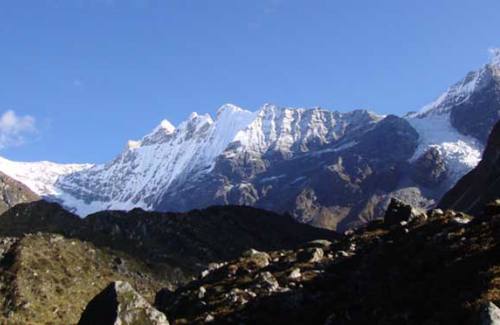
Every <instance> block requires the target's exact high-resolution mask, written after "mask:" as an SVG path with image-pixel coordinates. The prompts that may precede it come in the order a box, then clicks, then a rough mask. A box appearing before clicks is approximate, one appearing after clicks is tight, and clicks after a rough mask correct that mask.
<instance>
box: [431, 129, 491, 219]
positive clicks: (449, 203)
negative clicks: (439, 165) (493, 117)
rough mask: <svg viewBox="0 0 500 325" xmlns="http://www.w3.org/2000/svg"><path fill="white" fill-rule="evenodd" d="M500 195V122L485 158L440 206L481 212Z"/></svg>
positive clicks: (453, 189) (485, 152) (489, 143)
mask: <svg viewBox="0 0 500 325" xmlns="http://www.w3.org/2000/svg"><path fill="white" fill-rule="evenodd" d="M499 197H500V122H499V123H497V124H496V126H495V127H494V129H493V131H492V132H491V135H490V137H489V141H488V145H487V147H486V150H485V151H484V154H483V159H482V160H481V162H480V163H479V164H478V166H477V167H476V168H474V169H473V170H472V171H471V172H470V173H468V174H467V175H466V176H465V177H463V178H462V179H461V180H460V181H459V182H458V183H457V184H456V185H455V186H454V187H453V188H452V189H451V190H450V191H449V192H448V193H447V194H446V195H445V196H444V197H443V199H442V200H441V202H440V203H439V206H440V207H442V208H446V209H456V210H461V211H466V212H471V213H479V212H480V210H481V209H483V208H484V206H485V205H486V203H488V202H490V201H493V200H495V199H497V198H499Z"/></svg>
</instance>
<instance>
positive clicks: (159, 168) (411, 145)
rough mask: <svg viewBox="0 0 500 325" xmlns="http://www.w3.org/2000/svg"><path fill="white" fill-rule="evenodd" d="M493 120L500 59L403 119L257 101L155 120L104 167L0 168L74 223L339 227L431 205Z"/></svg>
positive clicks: (499, 106)
mask: <svg viewBox="0 0 500 325" xmlns="http://www.w3.org/2000/svg"><path fill="white" fill-rule="evenodd" d="M499 117H500V55H498V54H497V55H495V56H494V57H493V58H492V60H491V62H489V63H488V64H486V65H484V66H483V67H481V68H480V69H478V70H477V71H473V72H470V73H469V74H467V76H466V77H465V78H464V79H463V80H461V81H460V82H458V83H456V84H455V85H453V86H451V87H450V88H449V89H448V90H447V91H446V92H445V93H443V94H442V95H441V96H440V97H439V98H438V99H437V100H436V101H434V102H433V103H431V104H429V105H427V106H425V107H424V108H423V109H421V110H420V111H419V112H416V113H408V114H406V115H405V116H403V117H399V116H395V115H388V116H382V115H377V114H375V113H373V112H370V111H367V110H354V111H351V112H336V111H330V110H326V109H322V108H313V109H302V108H287V107H278V106H275V105H270V104H266V105H264V106H263V107H262V108H261V109H259V110H258V111H256V112H251V111H248V110H245V109H242V108H239V107H237V106H235V105H231V104H226V105H224V106H222V107H221V108H220V109H219V110H218V111H217V114H216V116H215V118H212V117H211V116H210V115H199V114H196V113H192V114H191V115H190V116H189V118H188V119H187V120H186V121H184V122H182V123H181V124H179V125H178V126H177V127H174V126H173V125H172V124H171V123H170V122H168V121H167V120H164V121H162V122H161V124H160V125H159V126H158V127H156V128H155V129H154V130H153V131H152V132H151V133H150V134H148V135H146V136H144V137H143V138H142V139H140V140H138V141H129V143H128V144H127V147H126V148H125V150H124V151H123V152H121V153H120V154H119V155H118V156H117V157H116V158H115V159H114V160H112V161H110V162H108V163H106V164H103V165H93V164H71V165H61V164H55V163H50V162H33V163H21V162H13V161H9V160H7V159H4V158H2V159H0V171H1V172H3V173H5V174H6V175H8V176H10V177H12V178H13V179H14V180H16V181H18V182H21V183H23V184H25V185H26V186H27V187H28V188H29V189H31V191H33V192H34V193H35V194H36V195H38V196H40V197H43V198H45V199H48V200H51V201H56V202H59V203H61V204H62V205H64V206H65V207H66V208H68V209H69V210H71V211H73V212H75V213H77V214H78V215H80V216H86V215H88V214H90V213H93V212H96V211H100V210H110V209H114V210H130V209H133V208H136V207H139V208H142V209H145V210H156V211H187V210H191V209H195V208H204V207H208V206H211V205H228V204H229V205H230V204H233V205H248V206H254V207H258V208H264V209H268V210H273V211H276V212H280V213H283V212H288V213H290V214H291V215H292V216H294V217H295V218H296V219H297V220H299V221H301V222H304V223H308V224H311V225H314V226H317V227H323V228H328V229H336V230H340V231H343V230H346V229H348V228H351V227H357V226H360V225H361V224H364V223H366V222H368V221H370V220H372V219H374V218H377V217H380V216H382V215H383V213H384V211H385V209H386V207H387V205H388V202H389V199H390V198H391V197H396V198H400V199H403V200H404V201H406V202H409V203H412V204H413V205H414V206H416V207H417V208H423V209H426V208H429V207H432V206H435V205H436V203H437V202H438V201H439V199H440V198H441V196H442V195H443V194H444V193H445V192H446V191H447V190H449V189H450V188H451V187H452V186H453V185H454V184H455V183H456V182H457V180H458V179H459V178H460V177H462V176H463V175H464V174H466V173H467V172H469V171H470V170H471V169H472V168H474V167H475V166H476V165H477V164H478V162H479V160H480V158H481V153H482V151H483V149H484V147H485V145H486V141H487V137H488V134H489V132H490V130H491V129H492V127H493V125H494V124H495V122H496V121H497V120H498V119H499Z"/></svg>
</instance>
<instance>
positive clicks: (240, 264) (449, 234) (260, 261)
mask: <svg viewBox="0 0 500 325" xmlns="http://www.w3.org/2000/svg"><path fill="white" fill-rule="evenodd" d="M43 207H45V210H44V209H42V208H43ZM30 209H31V210H30ZM22 211H24V212H25V214H22V213H21V212H22ZM28 212H29V213H28ZM42 212H43V213H42ZM141 213H142V214H143V213H144V212H141ZM134 214H140V211H139V210H136V211H133V212H131V213H130V217H129V214H127V213H118V212H112V213H109V214H106V213H103V215H102V216H101V217H102V219H101V218H98V220H102V221H101V222H102V223H103V225H106V227H104V228H101V226H102V225H101V226H98V225H97V224H94V222H96V221H92V219H89V220H90V221H82V220H80V219H75V218H74V216H72V215H71V214H69V213H68V212H65V211H64V210H62V209H61V208H60V207H58V206H57V205H54V204H47V203H43V202H37V203H31V204H28V205H25V206H20V207H17V208H15V209H11V210H10V211H9V212H8V213H6V214H4V215H3V217H0V220H1V221H2V223H1V224H0V229H2V235H3V236H4V237H2V240H1V243H0V248H1V249H0V268H1V272H0V280H1V281H0V283H1V286H0V298H1V300H0V302H1V304H0V312H1V315H0V320H1V321H3V322H6V323H8V324H10V323H12V324H24V323H30V324H47V323H51V324H74V323H76V322H78V321H80V324H115V323H116V322H117V321H120V322H121V324H167V320H166V319H168V321H170V323H173V324H192V323H205V322H214V323H221V324H224V323H242V324H256V323H259V324H260V323H264V324H269V323H290V324H304V323H308V324H365V323H366V324H368V323H369V324H373V323H374V324H424V323H425V324H453V323H455V324H463V323H467V324H477V323H479V322H480V319H481V318H485V319H486V318H492V317H494V314H495V313H497V312H498V310H497V309H496V306H498V305H499V304H500V248H499V245H498V243H499V239H500V218H499V217H500V204H498V203H495V202H493V203H492V204H490V205H488V207H487V208H486V209H484V211H483V212H481V213H479V214H477V215H476V216H472V215H468V214H465V213H461V212H455V211H453V210H446V211H442V210H440V209H436V210H430V211H427V212H426V213H421V212H419V211H418V210H415V209H412V207H410V206H407V205H405V204H404V203H402V202H400V201H397V200H393V201H392V202H391V204H390V207H389V209H388V211H387V213H386V218H385V220H377V221H373V222H371V223H370V224H368V225H367V227H366V228H363V229H359V230H356V231H348V232H347V233H346V234H344V235H335V234H332V233H330V232H327V231H324V230H320V229H315V228H310V227H308V226H306V225H302V224H298V223H295V222H294V221H292V220H290V219H289V218H288V217H285V216H281V218H283V219H280V217H279V216H278V217H277V218H278V219H276V220H278V221H274V222H278V223H273V222H269V224H267V223H266V222H267V220H275V219H272V218H268V217H269V215H266V212H265V211H260V210H256V209H251V208H250V209H249V208H238V207H230V210H227V208H220V207H216V208H213V209H208V210H204V211H196V212H193V214H183V215H182V216H179V215H178V216H177V217H178V218H181V220H183V219H184V218H185V219H186V220H187V221H186V223H181V222H180V221H179V224H177V222H175V220H176V215H172V216H170V217H169V218H172V219H173V220H174V221H170V222H171V223H172V224H168V223H165V224H162V225H161V226H162V227H160V226H159V225H158V224H153V225H150V226H149V227H150V228H148V226H141V225H142V224H143V223H146V224H147V222H148V221H147V220H148V219H149V218H151V219H152V220H156V218H159V219H160V220H161V219H162V218H165V219H167V218H166V217H162V214H145V215H143V216H142V219H141V217H137V215H135V217H134V218H132V216H134ZM246 214H248V215H249V217H248V218H249V219H248V220H259V223H261V226H260V227H257V226H256V228H255V229H254V228H252V225H253V223H252V222H251V221H245V220H246V218H245V217H242V216H243V215H246ZM259 214H260V215H261V216H262V219H259V217H258V216H256V215H259ZM203 215H205V216H206V218H209V220H210V221H211V222H210V223H214V224H216V225H217V226H218V227H216V228H220V229H221V230H223V231H221V232H217V233H215V232H214V233H211V236H213V237H210V238H208V237H202V238H205V241H204V242H203V246H200V247H204V248H205V252H206V253H207V254H208V255H207V256H209V257H206V256H205V255H203V251H201V252H200V251H198V250H197V249H195V248H194V247H199V246H198V245H201V244H200V243H201V242H200V238H199V237H197V236H201V235H200V234H198V235H196V234H197V233H198V230H196V227H197V225H198V227H204V226H203V225H204V223H203V221H200V220H201V219H202V218H203ZM273 215H274V214H273ZM15 216H17V217H18V219H17V222H16V219H15V218H14V217H15ZM30 216H31V217H30ZM266 216H267V217H266ZM275 217H276V216H275ZM9 218H10V219H9ZM115 218H117V219H116V220H115ZM129 218H130V220H129ZM190 218H192V219H193V221H192V222H193V224H191V223H190V222H189V220H190ZM231 219H234V220H233V221H234V223H231V222H230V220H231ZM36 220H39V221H38V222H36ZM61 220H64V222H62V221H61ZM132 220H134V222H132ZM137 220H139V221H137ZM196 220H198V221H200V224H198V223H197V222H194V221H196ZM236 220H237V221H236ZM280 220H281V221H280ZM284 220H288V221H284ZM7 221H8V222H7ZM221 221H224V223H221ZM87 222H88V223H89V224H87ZM120 222H123V223H120ZM135 222H137V223H139V224H136V223H135ZM151 222H152V221H151ZM156 222H159V221H156ZM163 222H166V221H163ZM129 223H130V224H129ZM57 224H59V226H60V227H62V226H64V227H66V228H67V229H70V227H74V228H72V230H71V231H69V232H68V233H65V234H64V236H63V235H59V234H50V233H54V232H62V230H61V229H57V227H55V226H54V225H57ZM180 224H182V225H183V227H181V226H180ZM28 225H31V227H33V228H34V229H37V231H43V233H42V232H39V233H36V232H35V233H34V234H24V232H29V231H26V230H22V229H23V227H28ZM44 225H45V226H44ZM47 225H50V227H47ZM84 225H85V226H84ZM90 225H92V227H90ZM188 225H189V227H191V228H187V227H188ZM229 225H233V226H232V233H231V230H230V229H229V228H228V227H229ZM262 225H264V226H262ZM273 225H274V227H275V228H273ZM9 226H10V227H11V228H10V229H11V231H12V235H11V236H10V237H7V236H6V233H7V232H8V231H9V230H8V229H9ZM266 226H267V227H266ZM278 226H279V227H281V228H283V232H281V233H280V231H279V228H278ZM296 226H298V227H300V228H295V227H296ZM44 227H45V228H44ZM155 227H158V228H162V229H163V230H161V231H162V233H161V234H163V235H164V236H165V237H166V238H169V237H170V239H169V240H173V241H174V242H175V243H176V245H179V246H172V245H173V244H169V241H168V240H167V239H164V240H165V242H164V243H165V245H166V246H165V247H166V248H165V249H164V251H163V252H164V254H169V255H170V256H176V258H171V259H165V258H162V257H161V254H160V253H161V252H162V251H161V250H160V249H161V245H159V244H158V243H156V242H154V241H151V242H149V241H148V240H153V238H155V236H158V238H159V237H161V234H157V235H154V232H153V231H152V230H151V229H153V228H155ZM179 227H181V228H179ZM108 229H111V231H109V232H106V231H107V230H108ZM118 229H119V230H118ZM144 229H146V230H144ZM210 229H211V228H207V229H203V231H202V233H203V234H206V233H207V232H208V231H209V230H210ZM242 229H244V230H242ZM105 230H106V231H105ZM254 230H259V232H258V233H255V232H254ZM100 232H101V233H100ZM227 232H230V233H231V235H228V234H227ZM294 232H297V235H295V236H293V233H294ZM90 233H93V234H94V237H87V238H86V239H85V240H84V239H83V238H84V236H90V235H89V234H90ZM99 233H100V235H98V234H99ZM141 233H142V234H143V235H142V237H141V236H140V234H141ZM144 233H146V234H149V235H150V237H146V236H144ZM174 234H177V235H176V236H175V235H174ZM244 234H246V236H247V237H245V235H244ZM299 234H300V235H299ZM217 235H218V236H219V237H220V238H217V237H215V236H217ZM121 236H124V237H121ZM225 236H231V237H230V238H231V240H232V241H234V243H231V245H232V246H233V247H238V248H239V249H241V250H240V251H232V250H230V249H228V250H227V251H226V252H225V253H220V254H221V255H223V254H227V255H223V256H232V257H229V258H226V259H225V260H224V259H222V258H218V259H216V260H214V262H213V263H209V262H205V261H208V259H209V258H212V256H216V255H215V254H216V253H217V252H219V250H220V251H222V252H224V249H223V247H222V246H219V245H222V243H225V244H226V245H228V246H229V245H230V244H229V241H228V238H229V237H225ZM105 237H109V239H108V241H106V240H104V238H105ZM269 238H274V239H272V240H271V239H269ZM314 238H317V239H316V240H313V239H314ZM181 239H184V240H185V241H184V242H183V241H182V240H181ZM219 240H222V241H221V242H220V243H219ZM190 241H193V243H191V245H192V246H189V245H188V244H187V243H188V242H190ZM113 243H114V244H113ZM118 243H120V244H118ZM125 243H128V244H127V245H125ZM153 243H155V244H156V245H158V246H155V245H153ZM218 243H219V244H218ZM107 245H112V247H111V248H110V247H109V246H107ZM135 245H136V246H135ZM140 247H145V248H144V252H143V253H142V254H141V253H139V251H140ZM154 247H156V252H158V254H159V255H158V256H156V258H155V257H154V256H152V255H149V254H148V250H149V249H153V248H154ZM181 247H186V249H184V250H181ZM190 247H191V248H190ZM252 247H259V248H258V249H252ZM266 247H268V248H266ZM174 248H175V249H177V250H176V251H172V249H174ZM189 254H193V255H189ZM196 254H201V255H196ZM181 256H184V258H186V259H187V260H190V261H191V260H197V261H199V264H198V267H199V270H202V272H200V273H201V274H200V275H199V276H198V277H197V278H194V279H192V280H191V281H188V282H187V283H186V280H188V279H191V275H192V274H193V272H194V270H193V269H192V268H183V267H182V265H181V264H175V261H177V260H178V259H180V258H181ZM168 261H170V262H171V263H172V264H169V262H168ZM173 264H175V266H173ZM174 270H176V271H174ZM176 272H177V273H176ZM176 276H177V278H176ZM110 283H111V284H110ZM88 302H90V303H89V304H88V305H87V306H86V304H87V303H88ZM85 306H86V307H85ZM105 311H107V312H106V313H105ZM165 317H166V318H165ZM133 321H136V322H133ZM485 324H493V323H492V322H490V323H488V322H486V323H485Z"/></svg>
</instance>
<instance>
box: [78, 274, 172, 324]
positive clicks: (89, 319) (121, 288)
mask: <svg viewBox="0 0 500 325" xmlns="http://www.w3.org/2000/svg"><path fill="white" fill-rule="evenodd" d="M78 324H79V325H95V324H100V325H115V324H120V325H132V324H143V325H168V324H169V323H168V320H167V317H166V316H165V315H164V314H163V313H161V312H159V311H158V310H156V309H155V308H154V307H152V306H151V305H150V304H149V303H148V302H147V301H146V300H145V299H144V298H143V297H142V296H141V295H139V294H138V293H137V292H136V291H135V290H134V288H132V286H131V285H130V284H129V283H128V282H123V281H116V282H112V283H111V284H109V285H108V286H107V287H106V288H105V289H104V290H103V291H102V292H101V293H99V294H98V295H97V296H95V297H94V299H92V300H91V301H90V302H89V304H88V305H87V307H86V308H85V310H84V312H83V314H82V316H81V318H80V321H79V322H78Z"/></svg>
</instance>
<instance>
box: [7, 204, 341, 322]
mask: <svg viewBox="0 0 500 325" xmlns="http://www.w3.org/2000/svg"><path fill="white" fill-rule="evenodd" d="M338 237H339V236H338V235H337V234H335V233H333V232H330V231H326V230H322V229H317V228H313V227H310V226H307V225H303V224H300V223H298V222H296V221H294V220H293V219H292V218H291V217H289V216H283V215H278V214H275V213H271V212H267V211H263V210H258V209H254V208H245V207H212V208H209V209H205V210H196V211H192V212H189V213H179V214H174V213H166V214H165V213H150V212H145V211H142V210H140V209H136V210H133V211H131V212H116V211H107V212H101V213H98V214H96V215H94V216H90V217H88V218H87V219H83V220H82V219H80V218H79V217H77V216H75V215H73V214H71V213H69V212H68V211H66V210H64V209H62V208H61V207H60V206H59V205H58V204H55V203H48V202H45V201H37V202H32V203H25V204H20V205H17V206H16V207H14V208H12V209H10V210H8V211H7V212H5V213H4V214H3V215H1V216H0V323H2V324H3V323H6V324H28V323H29V324H75V323H76V322H77V321H78V320H79V318H80V315H81V314H82V312H83V310H84V308H85V305H86V304H87V303H88V302H89V301H90V300H91V299H92V298H93V297H94V296H96V295H97V294H98V293H99V292H100V291H101V290H103V289H104V288H105V287H106V286H108V284H109V283H110V282H115V281H124V282H126V283H129V284H130V285H131V287H133V288H134V289H135V290H136V291H135V290H134V291H133V292H136V293H137V296H138V297H144V299H143V298H137V299H138V300H137V299H134V303H135V302H137V301H139V302H141V303H140V305H141V306H146V303H144V302H147V304H152V303H153V302H154V300H155V295H156V292H158V291H159V290H160V289H162V288H170V289H175V288H176V287H178V286H179V285H182V284H183V283H186V282H188V281H190V280H192V277H193V276H194V275H196V274H198V273H199V272H200V271H202V270H203V269H205V268H207V267H208V266H209V264H210V262H221V261H224V260H229V259H234V258H236V257H237V256H239V255H240V254H242V253H243V252H244V251H245V250H248V249H250V248H252V247H256V248H258V249H261V250H272V249H289V248H292V247H295V246H296V245H298V244H299V243H301V242H305V241H309V240H312V239H315V238H325V239H330V240H333V239H334V238H338ZM124 286H125V288H126V289H127V290H125V291H126V292H129V291H130V290H128V285H124ZM124 286H121V285H120V286H119V287H120V288H123V287H124ZM130 292H132V291H130ZM134 295H135V294H134ZM125 296H126V297H129V296H130V294H125ZM115 300H116V299H115ZM112 305H113V304H112ZM113 306H116V304H115V305H113ZM123 306H128V304H125V305H123ZM151 308H153V307H151ZM92 310H93V309H90V311H89V313H90V312H92ZM121 310H123V308H122V309H121ZM147 314H148V315H149V314H151V313H147ZM153 314H155V313H153ZM159 314H160V315H161V313H159ZM123 315H126V317H125V316H124V319H135V318H134V317H135V316H130V313H127V312H125V314H123ZM141 315H142V313H140V315H138V316H137V315H136V316H137V317H139V319H141V317H142V316H141ZM90 319H91V320H92V319H93V318H90ZM160 319H161V317H160ZM84 320H85V319H83V320H82V321H84ZM91 323H92V322H91ZM84 324H85V322H84ZM87 324H88V322H87ZM96 324H101V322H99V323H96ZM102 324H105V323H102ZM123 324H129V323H127V322H124V323H123ZM138 324H143V323H142V322H139V323H138ZM159 324H162V323H161V322H160V323H159Z"/></svg>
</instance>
